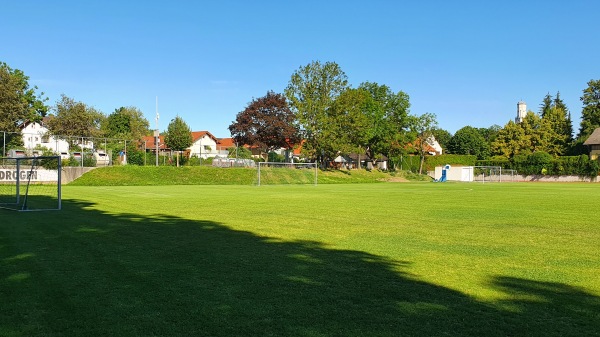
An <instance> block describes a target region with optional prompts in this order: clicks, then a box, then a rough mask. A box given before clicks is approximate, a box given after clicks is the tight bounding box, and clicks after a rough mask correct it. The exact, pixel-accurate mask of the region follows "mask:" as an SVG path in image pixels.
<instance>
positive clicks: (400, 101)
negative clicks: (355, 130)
mask: <svg viewBox="0 0 600 337" xmlns="http://www.w3.org/2000/svg"><path fill="white" fill-rule="evenodd" d="M359 89H361V90H364V91H366V92H367V93H368V96H367V97H366V98H365V101H364V106H363V111H364V113H365V114H366V117H367V122H368V124H367V127H368V132H367V140H366V144H365V149H366V151H367V154H368V156H369V157H370V158H371V159H376V158H377V157H378V156H380V155H384V156H387V157H391V155H392V144H393V143H394V141H395V140H396V138H397V136H398V134H402V133H405V132H407V131H408V128H409V118H408V113H409V109H410V102H409V96H408V95H407V94H406V93H405V92H403V91H399V92H397V93H394V92H393V91H392V90H391V89H390V88H389V87H388V86H386V85H379V84H377V83H372V82H363V83H361V85H360V86H359Z"/></svg>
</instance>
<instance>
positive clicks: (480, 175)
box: [473, 166, 502, 183]
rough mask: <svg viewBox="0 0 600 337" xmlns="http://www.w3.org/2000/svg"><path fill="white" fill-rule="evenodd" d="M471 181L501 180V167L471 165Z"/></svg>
mask: <svg viewBox="0 0 600 337" xmlns="http://www.w3.org/2000/svg"><path fill="white" fill-rule="evenodd" d="M473 181H477V182H482V183H487V182H501V181H502V167H500V166H473Z"/></svg>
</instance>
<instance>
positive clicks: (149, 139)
mask: <svg viewBox="0 0 600 337" xmlns="http://www.w3.org/2000/svg"><path fill="white" fill-rule="evenodd" d="M142 143H145V144H146V149H156V143H155V142H154V136H144V137H142ZM158 148H159V149H160V150H164V149H166V148H167V145H166V144H165V136H158Z"/></svg>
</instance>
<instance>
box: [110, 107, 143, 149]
mask: <svg viewBox="0 0 600 337" xmlns="http://www.w3.org/2000/svg"><path fill="white" fill-rule="evenodd" d="M102 129H103V131H104V135H105V137H108V138H116V139H128V140H135V141H137V140H140V139H141V138H142V137H143V136H146V135H148V134H149V129H150V123H149V122H148V120H147V119H146V118H145V117H144V114H143V113H142V111H140V109H138V108H136V107H133V106H130V107H120V108H118V109H115V111H114V112H113V113H111V114H110V115H108V117H107V118H106V120H105V121H104V123H103V125H102Z"/></svg>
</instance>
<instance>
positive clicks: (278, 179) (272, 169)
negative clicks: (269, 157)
mask: <svg viewBox="0 0 600 337" xmlns="http://www.w3.org/2000/svg"><path fill="white" fill-rule="evenodd" d="M317 176H318V172H317V163H273V162H263V163H258V166H257V185H258V186H260V185H283V184H311V185H317Z"/></svg>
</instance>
